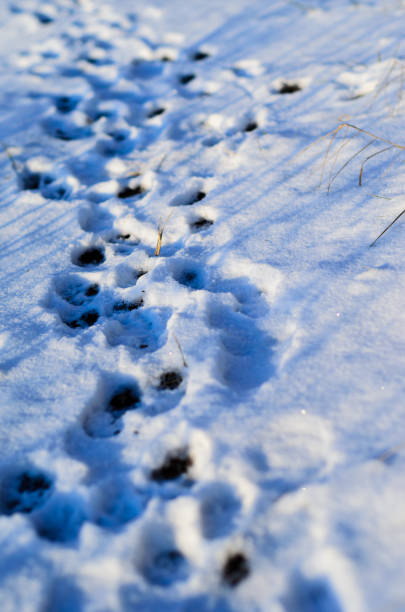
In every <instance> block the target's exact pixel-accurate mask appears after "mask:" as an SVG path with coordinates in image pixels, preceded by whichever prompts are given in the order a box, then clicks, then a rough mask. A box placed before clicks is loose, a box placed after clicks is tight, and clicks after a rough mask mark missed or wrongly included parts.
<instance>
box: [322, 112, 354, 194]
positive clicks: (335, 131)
mask: <svg viewBox="0 0 405 612" xmlns="http://www.w3.org/2000/svg"><path fill="white" fill-rule="evenodd" d="M346 125H347V124H346V123H341V124H340V125H338V127H337V128H335V129H334V130H333V132H329V133H330V134H331V138H330V141H329V144H328V148H327V149H326V153H325V155H324V157H323V162H322V168H321V178H320V179H319V187H320V186H321V185H322V181H323V175H324V173H325V167H326V162H327V161H328V157H329V152H330V150H331V147H332V144H333V143H334V140H335V138H336V136H337V135H338V133H339V132H340V130H341V129H342V128H344V127H345V126H346ZM325 136H327V134H326V135H325Z"/></svg>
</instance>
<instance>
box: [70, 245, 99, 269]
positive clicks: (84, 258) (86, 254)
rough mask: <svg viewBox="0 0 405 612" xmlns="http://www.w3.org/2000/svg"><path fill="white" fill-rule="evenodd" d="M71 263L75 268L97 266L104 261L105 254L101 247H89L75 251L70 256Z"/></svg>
mask: <svg viewBox="0 0 405 612" xmlns="http://www.w3.org/2000/svg"><path fill="white" fill-rule="evenodd" d="M72 261H73V263H75V264H76V265H77V266H81V267H87V266H99V265H100V264H102V263H104V261H105V254H104V249H103V247H99V246H89V247H87V248H84V249H80V250H76V252H74V253H73V254H72Z"/></svg>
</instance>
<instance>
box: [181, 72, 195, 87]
mask: <svg viewBox="0 0 405 612" xmlns="http://www.w3.org/2000/svg"><path fill="white" fill-rule="evenodd" d="M194 79H195V74H191V73H190V74H181V75H180V76H179V82H180V83H181V84H182V85H187V83H190V82H191V81H193V80H194Z"/></svg>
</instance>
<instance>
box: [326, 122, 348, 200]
mask: <svg viewBox="0 0 405 612" xmlns="http://www.w3.org/2000/svg"><path fill="white" fill-rule="evenodd" d="M348 131H349V128H348V127H346V128H345V133H344V136H343V142H342V144H341V145H340V147H338V149H337V151H336V154H335V156H334V159H333V162H332V165H331V168H330V171H329V180H328V193H329V185H330V182H331V178H332V175H333V171H334V169H335V166H336V162H337V160H338V157H339V155H340V153H341V152H342V149H343V148H344V147H345V146H346V145H347V143H348V142H349V141H348V138H347V134H348Z"/></svg>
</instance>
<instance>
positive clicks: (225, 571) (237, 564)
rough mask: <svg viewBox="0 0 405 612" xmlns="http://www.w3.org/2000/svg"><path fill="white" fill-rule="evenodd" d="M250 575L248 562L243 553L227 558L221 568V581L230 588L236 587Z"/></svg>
mask: <svg viewBox="0 0 405 612" xmlns="http://www.w3.org/2000/svg"><path fill="white" fill-rule="evenodd" d="M249 573H250V568H249V562H248V560H247V559H246V557H245V555H244V554H243V553H235V554H234V555H232V556H230V557H228V559H227V560H226V562H225V564H224V566H223V568H222V580H223V581H224V582H225V583H226V584H228V585H229V586H231V587H236V586H237V585H238V584H239V583H240V582H242V580H244V579H245V578H247V576H248V575H249Z"/></svg>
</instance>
